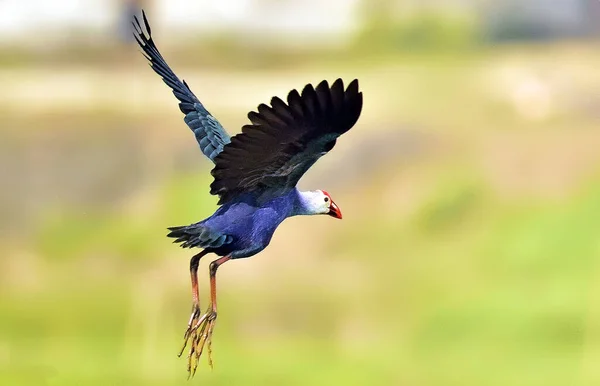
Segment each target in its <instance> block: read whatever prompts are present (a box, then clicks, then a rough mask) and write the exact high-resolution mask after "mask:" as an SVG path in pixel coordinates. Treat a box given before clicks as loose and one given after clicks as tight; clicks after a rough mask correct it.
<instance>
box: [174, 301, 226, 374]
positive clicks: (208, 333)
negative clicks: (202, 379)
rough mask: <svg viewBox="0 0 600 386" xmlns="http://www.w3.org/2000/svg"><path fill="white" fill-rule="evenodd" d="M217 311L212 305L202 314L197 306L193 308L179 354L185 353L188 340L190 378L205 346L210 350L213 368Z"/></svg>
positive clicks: (209, 354)
mask: <svg viewBox="0 0 600 386" xmlns="http://www.w3.org/2000/svg"><path fill="white" fill-rule="evenodd" d="M216 319H217V313H216V312H215V310H214V309H213V307H212V306H209V308H208V310H207V311H206V312H205V313H204V314H203V315H201V316H200V311H199V310H198V309H197V307H195V308H193V309H192V315H191V316H190V320H189V323H188V328H187V330H186V331H185V334H184V342H183V347H182V349H181V351H180V352H179V356H181V355H182V354H183V351H184V350H185V348H186V346H187V344H188V342H189V343H190V350H189V352H188V355H187V361H188V363H187V371H188V379H190V378H193V377H194V375H195V374H196V369H197V368H198V363H199V362H200V357H201V356H202V352H203V351H204V347H205V346H206V347H207V350H208V364H209V365H210V367H211V369H212V368H213V360H212V334H213V330H214V328H215V322H216Z"/></svg>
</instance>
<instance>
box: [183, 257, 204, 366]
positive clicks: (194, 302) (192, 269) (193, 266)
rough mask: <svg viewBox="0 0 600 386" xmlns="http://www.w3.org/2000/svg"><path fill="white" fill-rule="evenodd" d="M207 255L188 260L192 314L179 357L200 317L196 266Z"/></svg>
mask: <svg viewBox="0 0 600 386" xmlns="http://www.w3.org/2000/svg"><path fill="white" fill-rule="evenodd" d="M207 254H208V251H206V250H204V251H202V252H200V253H197V254H195V255H194V256H193V257H192V258H191V259H190V276H191V281H192V314H191V315H190V320H189V322H188V327H187V330H186V331H185V334H184V336H183V339H184V341H183V347H182V348H181V351H180V352H179V356H181V354H182V353H183V350H185V346H186V345H187V341H188V337H189V335H190V333H191V332H192V331H191V330H192V326H194V325H195V324H196V323H197V321H198V318H199V316H200V296H199V292H198V265H199V264H200V259H201V258H202V257H203V256H205V255H207Z"/></svg>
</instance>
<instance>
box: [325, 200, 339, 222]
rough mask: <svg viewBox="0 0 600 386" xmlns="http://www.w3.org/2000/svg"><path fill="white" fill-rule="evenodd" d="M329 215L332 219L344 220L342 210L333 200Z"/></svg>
mask: <svg viewBox="0 0 600 386" xmlns="http://www.w3.org/2000/svg"><path fill="white" fill-rule="evenodd" d="M327 214H328V215H330V216H331V217H335V218H339V219H340V220H341V219H342V211H341V210H340V207H339V206H337V205H336V204H335V202H333V200H331V206H329V213H327Z"/></svg>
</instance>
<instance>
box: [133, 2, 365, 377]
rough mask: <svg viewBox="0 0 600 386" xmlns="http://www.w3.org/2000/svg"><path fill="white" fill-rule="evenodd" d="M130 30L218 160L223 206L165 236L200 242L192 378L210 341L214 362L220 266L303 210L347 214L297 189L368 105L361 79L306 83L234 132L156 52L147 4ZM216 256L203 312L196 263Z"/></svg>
mask: <svg viewBox="0 0 600 386" xmlns="http://www.w3.org/2000/svg"><path fill="white" fill-rule="evenodd" d="M142 19H143V27H142V24H141V23H140V20H139V18H138V17H137V16H134V18H133V20H132V24H133V27H134V30H133V35H134V37H135V39H136V41H137V43H138V44H139V46H140V48H141V50H142V54H143V55H144V56H145V58H146V59H147V60H148V63H149V65H150V67H151V68H152V69H153V70H154V71H155V72H156V73H157V74H158V75H159V76H160V77H161V78H162V80H163V81H164V82H165V83H166V84H167V86H169V88H171V91H172V92H173V94H174V95H175V97H176V98H177V100H178V101H179V109H180V110H181V112H182V113H183V114H184V121H185V123H186V124H187V126H188V127H189V128H190V129H191V130H192V132H193V133H194V135H195V138H196V141H197V142H198V145H199V147H200V150H201V151H202V153H203V154H204V155H205V156H206V157H207V158H208V159H209V160H210V161H212V162H213V163H214V167H213V169H212V170H211V175H212V177H213V181H212V183H211V184H210V193H211V194H212V195H216V196H218V197H219V199H218V203H217V205H218V208H217V209H216V211H215V212H214V213H213V214H212V215H211V216H209V217H207V218H206V219H204V220H202V221H199V222H196V223H193V224H190V225H184V226H175V227H169V228H168V231H169V233H168V234H167V236H168V237H170V238H174V239H175V240H174V241H173V242H174V243H178V244H180V246H181V247H183V248H190V249H191V248H199V249H201V251H200V252H198V253H196V254H195V255H193V256H192V257H191V259H190V276H191V285H192V312H191V315H190V319H189V321H188V324H187V329H186V331H185V334H184V343H183V347H182V349H181V351H180V352H179V356H181V355H182V354H183V352H184V350H185V348H186V346H187V345H188V344H189V345H190V349H189V353H188V355H187V371H188V376H191V377H193V376H194V374H195V373H196V368H197V367H198V362H199V360H200V357H201V355H202V352H203V350H204V348H205V346H206V347H207V351H208V363H209V365H210V366H211V368H212V366H213V361H212V354H211V353H212V349H211V346H212V335H213V331H214V327H215V323H216V319H217V292H216V274H217V269H218V268H219V267H220V266H221V265H222V264H224V263H225V262H227V261H229V260H236V259H242V258H247V257H250V256H253V255H256V254H257V253H259V252H261V251H262V250H264V249H265V248H266V247H267V246H268V245H269V243H270V241H271V238H272V236H273V233H274V232H275V230H276V229H277V227H278V226H279V225H280V224H281V223H282V222H283V221H284V220H285V219H287V218H289V217H293V216H300V215H329V216H331V217H333V218H336V219H341V218H342V212H341V210H340V208H339V206H338V205H337V204H336V203H335V202H334V201H333V199H332V198H331V196H330V195H329V193H328V192H327V191H325V190H312V191H300V190H299V189H298V188H297V187H296V185H297V183H298V181H299V180H300V178H301V177H302V176H303V175H304V173H305V172H306V171H307V170H308V169H309V168H310V167H311V166H312V165H313V164H314V163H315V162H316V161H317V160H318V159H319V158H321V157H322V156H323V155H325V154H327V153H328V152H329V151H330V150H331V149H333V147H334V146H335V144H336V141H337V139H338V137H339V136H341V135H342V134H344V133H345V132H347V131H348V130H350V129H351V128H352V127H353V126H354V125H355V124H356V122H357V121H358V119H359V117H360V114H361V111H362V105H363V95H362V92H361V91H359V86H358V80H357V79H354V80H352V81H351V82H350V83H349V84H348V86H347V87H344V83H343V81H342V79H341V78H338V79H337V80H335V81H334V82H333V83H332V84H331V85H330V84H329V83H328V82H327V81H326V80H323V81H321V82H320V83H319V84H318V85H317V86H316V87H315V86H313V85H312V84H307V85H306V86H305V87H304V88H303V89H302V91H301V92H298V91H297V90H296V89H294V90H292V91H290V92H289V94H288V96H287V100H286V101H284V100H282V99H281V98H279V97H273V98H272V99H271V102H270V104H269V105H267V104H264V103H262V104H260V105H259V106H258V108H257V110H256V111H251V112H250V113H248V119H249V120H250V123H249V124H246V125H244V126H243V127H242V128H241V132H240V133H238V134H236V135H234V136H230V135H229V134H228V133H227V131H226V130H225V129H224V127H223V126H222V125H221V124H220V123H219V121H217V119H216V118H215V117H214V116H213V115H211V114H210V113H209V112H208V110H207V109H206V108H205V107H204V105H203V104H202V103H201V102H200V100H199V99H198V98H197V97H196V95H195V94H194V93H193V92H192V90H191V89H190V87H189V86H188V84H187V83H186V82H185V81H184V80H180V79H179V78H178V77H177V76H176V75H175V73H174V72H173V70H171V68H170V67H169V65H168V64H167V62H166V61H165V59H164V58H163V56H162V55H161V53H160V52H159V50H158V48H157V46H156V44H155V43H154V40H153V38H152V31H151V29H150V23H149V22H148V19H147V17H146V13H145V12H144V11H143V10H142ZM211 253H212V254H214V255H216V256H218V258H217V259H216V260H214V261H212V262H211V263H210V264H209V280H210V303H209V305H208V308H207V310H206V311H205V312H203V313H202V312H201V308H200V296H199V291H198V266H199V261H200V259H201V258H202V257H204V256H206V255H208V254H211Z"/></svg>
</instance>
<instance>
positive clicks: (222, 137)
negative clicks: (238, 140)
mask: <svg viewBox="0 0 600 386" xmlns="http://www.w3.org/2000/svg"><path fill="white" fill-rule="evenodd" d="M143 20H144V26H145V29H146V32H147V35H148V36H146V34H145V33H144V31H143V29H142V26H141V25H140V22H139V20H138V18H137V17H136V16H134V23H133V26H134V29H135V33H134V35H133V36H134V37H135V39H136V40H137V42H138V44H139V45H140V47H141V48H142V50H143V51H144V54H145V55H144V56H145V57H146V59H148V61H149V62H150V66H151V67H152V69H153V70H154V71H155V72H156V73H157V74H158V75H160V76H161V78H162V80H163V81H164V82H165V83H166V84H167V86H169V87H170V88H171V89H172V91H173V95H175V97H176V98H177V99H178V100H179V109H180V110H181V112H182V113H184V114H185V118H184V121H185V123H186V124H187V125H188V127H189V128H190V129H191V130H192V131H193V132H194V135H195V136H196V141H198V145H199V146H200V150H202V153H204V155H206V156H207V157H208V158H209V159H210V160H212V161H213V162H214V159H215V157H216V156H217V155H218V154H219V153H220V152H221V151H222V150H223V146H225V145H226V144H228V143H229V142H230V141H231V139H230V137H229V134H227V132H226V131H225V129H224V128H223V126H221V124H220V123H219V121H217V120H216V119H215V118H214V117H213V116H212V115H211V114H210V113H209V112H208V111H207V110H206V108H204V106H203V105H202V103H200V101H199V100H198V98H197V97H196V95H194V93H193V92H192V90H191V89H190V88H189V86H188V85H187V83H186V82H185V81H181V80H179V78H178V77H177V75H175V73H174V72H173V70H171V68H170V67H169V65H168V64H167V62H166V61H165V59H164V58H163V57H162V55H161V54H160V52H159V51H158V48H157V47H156V44H154V40H152V33H151V32H152V31H151V29H150V24H149V23H148V20H147V19H146V14H145V13H144V14H143Z"/></svg>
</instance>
